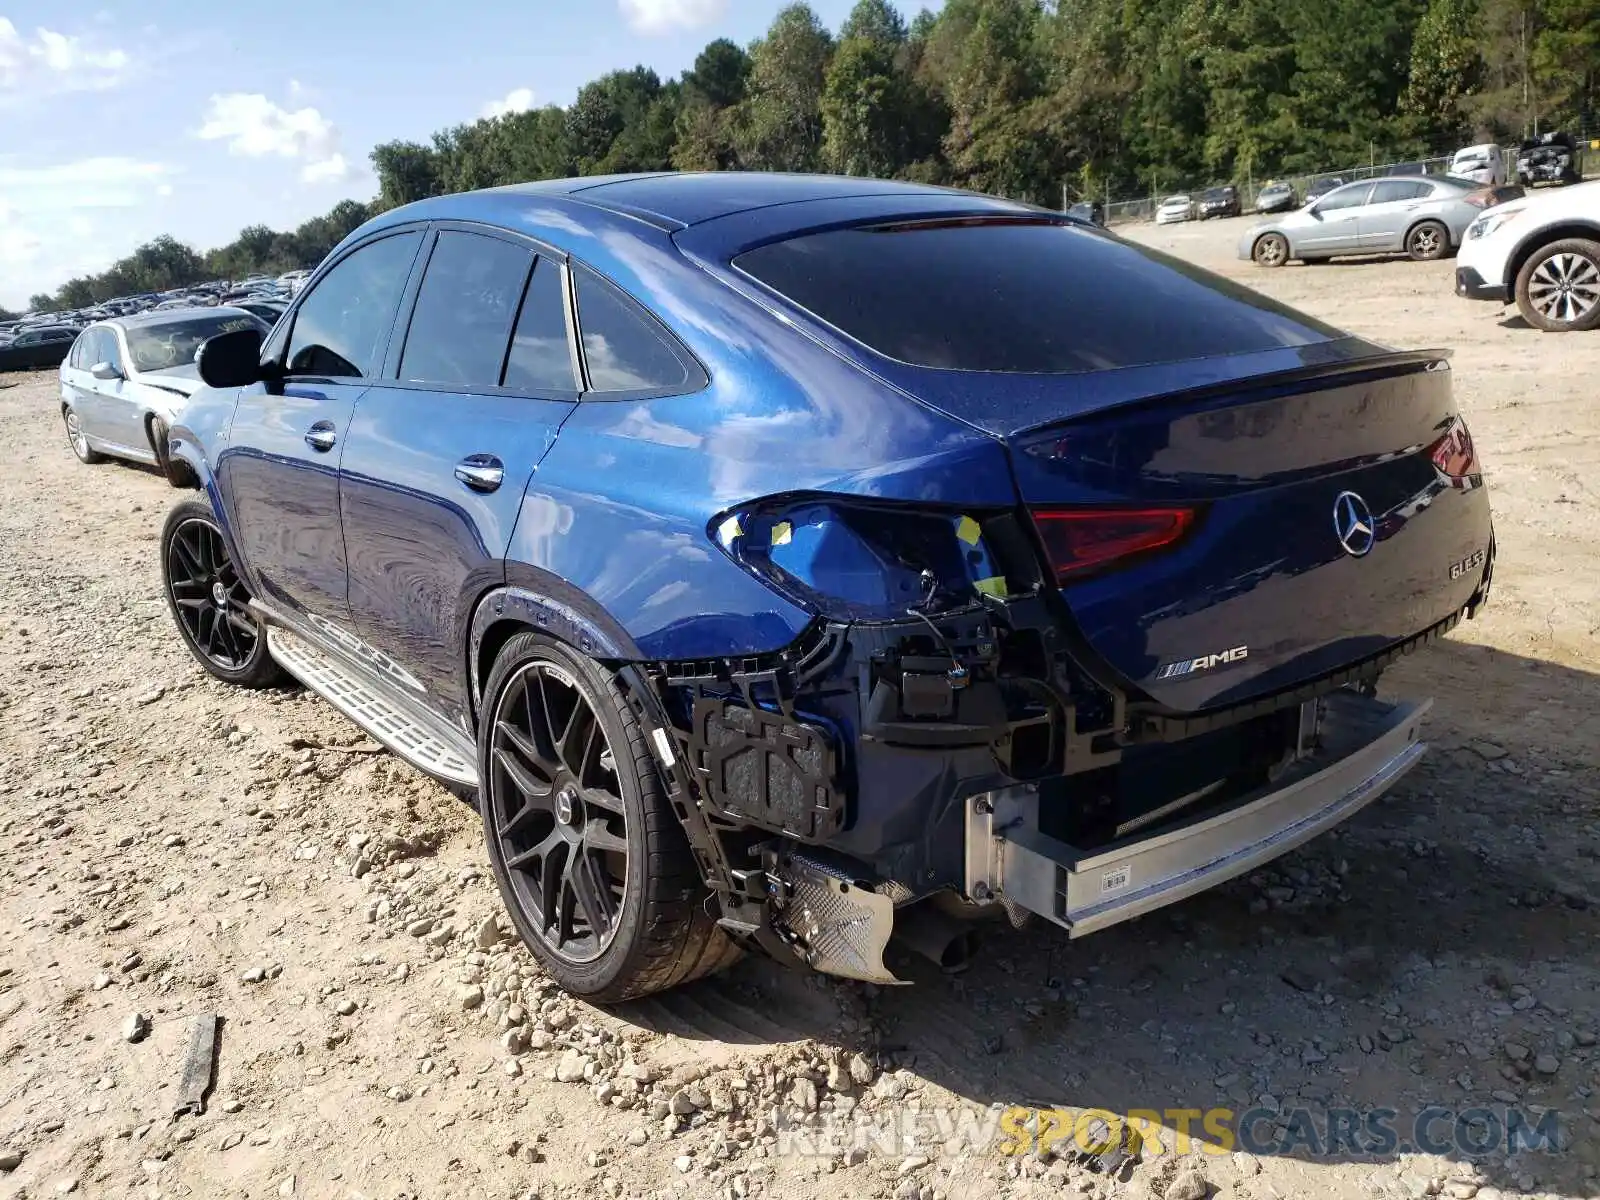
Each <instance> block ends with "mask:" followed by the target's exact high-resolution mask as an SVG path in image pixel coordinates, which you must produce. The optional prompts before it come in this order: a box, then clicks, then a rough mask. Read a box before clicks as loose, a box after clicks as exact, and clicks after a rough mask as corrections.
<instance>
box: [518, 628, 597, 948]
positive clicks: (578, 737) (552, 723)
mask: <svg viewBox="0 0 1600 1200" xmlns="http://www.w3.org/2000/svg"><path fill="white" fill-rule="evenodd" d="M490 737H491V743H490V747H491V748H490V764H491V769H492V771H493V772H494V777H493V779H492V780H491V781H490V786H489V789H488V799H489V803H490V810H491V813H492V816H493V819H494V823H495V835H496V837H497V838H498V840H499V850H500V856H501V859H502V861H503V862H504V863H505V866H506V870H507V871H508V872H509V874H510V878H511V886H512V888H513V890H514V891H515V892H516V893H517V899H518V901H519V902H520V904H521V906H522V908H523V911H524V912H525V913H526V914H527V916H528V918H529V920H530V922H531V924H532V926H533V929H534V932H535V933H536V935H537V936H538V937H539V939H540V941H542V942H543V943H544V946H545V948H546V949H547V950H548V951H549V952H550V953H551V954H554V955H556V956H558V957H559V958H561V959H563V960H565V961H566V962H569V963H572V964H581V963H589V962H593V961H594V960H595V959H596V958H598V957H599V956H600V955H601V954H602V953H604V951H605V949H606V947H607V946H609V945H610V944H611V940H612V938H613V937H615V936H616V932H617V923H618V919H619V917H620V914H621V910H622V901H623V898H624V894H625V885H626V882H627V878H628V841H627V815H626V814H627V806H626V805H625V804H624V803H623V799H622V787H621V784H620V782H619V780H618V778H617V762H616V756H615V754H614V753H613V752H612V749H611V744H610V742H609V741H608V740H607V739H606V734H605V730H604V729H603V728H602V727H601V724H600V721H599V718H598V717H597V716H596V715H595V711H594V708H593V707H592V705H591V704H590V701H589V698H588V697H587V696H586V695H585V694H584V691H583V690H582V689H581V688H580V687H579V685H578V682H577V680H575V679H574V678H573V677H572V675H571V674H569V673H568V672H567V671H565V670H564V669H563V668H562V667H560V666H559V665H557V664H556V663H553V662H547V661H538V660H535V661H533V662H530V663H526V664H524V665H523V666H522V667H521V668H520V669H519V670H518V671H517V673H516V674H515V675H514V676H513V677H512V678H511V680H510V681H509V682H508V683H507V684H506V686H505V689H504V691H502V692H501V694H500V699H499V703H498V705H497V706H496V710H495V717H494V726H493V731H492V733H491V735H490Z"/></svg>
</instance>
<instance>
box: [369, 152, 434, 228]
mask: <svg viewBox="0 0 1600 1200" xmlns="http://www.w3.org/2000/svg"><path fill="white" fill-rule="evenodd" d="M439 168H440V163H439V158H438V155H437V153H436V152H435V151H434V150H433V149H432V148H431V147H428V146H424V145H421V144H420V143H418V142H385V143H383V144H382V145H380V146H374V147H373V148H372V169H373V170H374V171H375V172H377V175H378V208H379V210H380V211H382V210H385V209H390V208H399V207H400V206H401V205H402V204H410V203H412V202H413V201H416V200H425V199H427V198H428V197H429V196H438V195H442V194H443V191H444V185H443V183H442V182H441V180H440V178H439Z"/></svg>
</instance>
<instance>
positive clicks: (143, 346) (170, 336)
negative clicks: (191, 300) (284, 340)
mask: <svg viewBox="0 0 1600 1200" xmlns="http://www.w3.org/2000/svg"><path fill="white" fill-rule="evenodd" d="M239 329H259V330H261V331H262V332H263V333H265V332H266V327H265V326H264V325H263V324H262V323H261V321H260V320H259V319H258V318H256V317H247V316H231V317H230V316H220V317H194V318H191V319H190V320H187V321H167V322H165V323H163V324H160V325H145V326H141V327H139V328H136V329H129V330H128V331H127V335H128V354H129V356H130V357H131V358H132V359H133V369H134V370H135V371H167V370H171V369H172V368H173V367H182V366H186V365H187V364H189V363H192V362H193V361H194V355H195V351H197V350H198V349H200V343H201V342H203V341H205V340H206V339H207V338H213V337H216V336H217V335H218V334H219V333H233V332H234V331H235V330H239Z"/></svg>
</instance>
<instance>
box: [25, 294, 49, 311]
mask: <svg viewBox="0 0 1600 1200" xmlns="http://www.w3.org/2000/svg"><path fill="white" fill-rule="evenodd" d="M55 306H56V298H55V297H54V296H52V295H51V294H50V293H49V292H35V293H34V294H33V295H31V296H29V297H28V311H29V312H36V313H37V312H49V311H50V310H51V309H53V308H54V307H55Z"/></svg>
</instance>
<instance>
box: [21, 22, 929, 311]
mask: <svg viewBox="0 0 1600 1200" xmlns="http://www.w3.org/2000/svg"><path fill="white" fill-rule="evenodd" d="M782 5H783V0H456V2H455V3H450V4H445V3H423V2H421V0H384V2H382V3H378V2H376V0H277V2H275V3H268V4H264V5H263V4H219V3H216V0H137V2H136V3H129V2H127V0H113V2H111V3H104V2H103V3H102V7H100V8H98V9H97V8H96V7H95V4H94V0H90V3H88V4H62V3H60V0H22V2H21V3H19V2H18V0H0V307H6V308H11V309H21V308H23V307H24V306H25V304H26V301H27V299H28V297H29V296H31V295H33V294H34V293H36V292H50V291H54V290H55V289H56V288H57V287H59V286H60V285H61V284H62V283H64V282H65V281H66V280H67V279H68V278H70V277H72V276H76V275H83V274H86V273H90V272H94V271H100V270H104V269H105V268H106V267H108V266H110V265H111V263H112V262H113V261H115V260H116V259H118V258H120V257H122V256H124V255H126V254H127V253H129V252H130V251H132V250H133V249H134V248H135V247H137V246H138V245H139V244H141V243H142V242H146V241H149V240H150V239H151V238H153V237H155V236H157V235H159V234H162V233H171V234H173V235H174V236H176V237H178V238H179V239H181V240H183V241H186V242H188V243H189V244H190V245H192V246H194V247H195V248H196V249H199V250H205V249H208V248H210V247H213V246H218V245H223V244H225V243H227V242H229V241H231V240H232V239H233V237H234V235H235V234H236V233H237V232H238V231H239V230H240V229H241V228H243V227H244V226H246V225H255V224H265V225H269V226H271V227H273V228H275V229H283V228H291V227H293V226H295V225H298V224H299V223H300V222H302V221H304V220H306V219H307V218H309V217H313V216H316V215H318V214H320V213H324V212H327V211H328V209H330V208H332V207H333V205H334V204H335V203H336V202H338V201H339V200H342V199H344V198H346V197H350V198H354V199H359V200H366V199H369V198H370V197H371V196H372V195H373V194H374V193H375V191H376V181H375V179H374V178H373V176H372V173H371V168H370V165H369V163H368V161H367V154H368V151H370V150H371V148H372V147H373V146H374V145H377V144H378V143H380V142H386V141H392V140H394V139H397V138H405V139H412V140H418V141H426V140H427V139H428V137H429V136H430V135H431V134H432V133H433V132H434V131H435V130H437V129H441V128H444V127H446V126H449V125H454V124H457V123H460V122H463V121H472V120H475V119H476V118H478V117H481V116H485V115H492V114H497V113H503V112H507V111H512V110H516V109H523V108H529V107H533V106H536V105H542V104H551V103H554V104H562V105H565V104H569V103H571V101H572V99H573V97H574V96H575V95H576V94H577V91H578V88H580V87H581V86H582V85H583V84H585V83H587V82H589V81H590V80H591V79H594V78H596V77H597V76H600V75H602V74H604V73H605V72H607V71H610V70H615V69H617V68H625V67H631V66H634V65H635V64H638V63H643V64H645V65H646V66H649V67H653V68H654V69H655V70H656V72H657V73H658V74H660V75H661V77H662V78H663V79H666V78H670V77H673V76H676V75H677V74H678V73H679V72H681V71H683V70H685V69H686V68H688V67H689V66H691V65H692V64H693V62H694V58H695V55H696V54H698V53H699V52H700V50H701V49H702V48H703V47H704V46H705V44H706V43H707V42H709V41H710V40H711V39H713V38H716V37H728V38H732V39H733V40H734V41H736V42H738V43H740V44H741V45H745V44H748V43H749V42H750V41H752V40H754V39H755V38H757V37H759V36H760V35H761V34H762V33H763V32H764V31H765V30H766V28H767V26H768V25H769V24H770V23H771V21H772V18H773V16H774V15H775V14H776V13H777V11H778V10H779V9H780V8H781V7H782ZM851 6H852V4H851V0H812V8H813V9H815V10H816V12H817V14H818V15H819V16H820V17H821V18H822V20H823V21H824V22H825V23H826V24H827V26H828V27H829V28H830V29H832V30H835V31H836V30H837V29H838V27H839V24H840V22H841V21H842V20H843V19H844V17H845V15H846V14H847V13H848V12H849V10H850V8H851ZM900 7H901V9H902V11H905V12H907V14H908V15H910V14H911V13H913V12H915V11H916V10H917V9H918V8H920V7H922V4H920V3H915V2H907V3H902V4H901V5H900Z"/></svg>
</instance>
